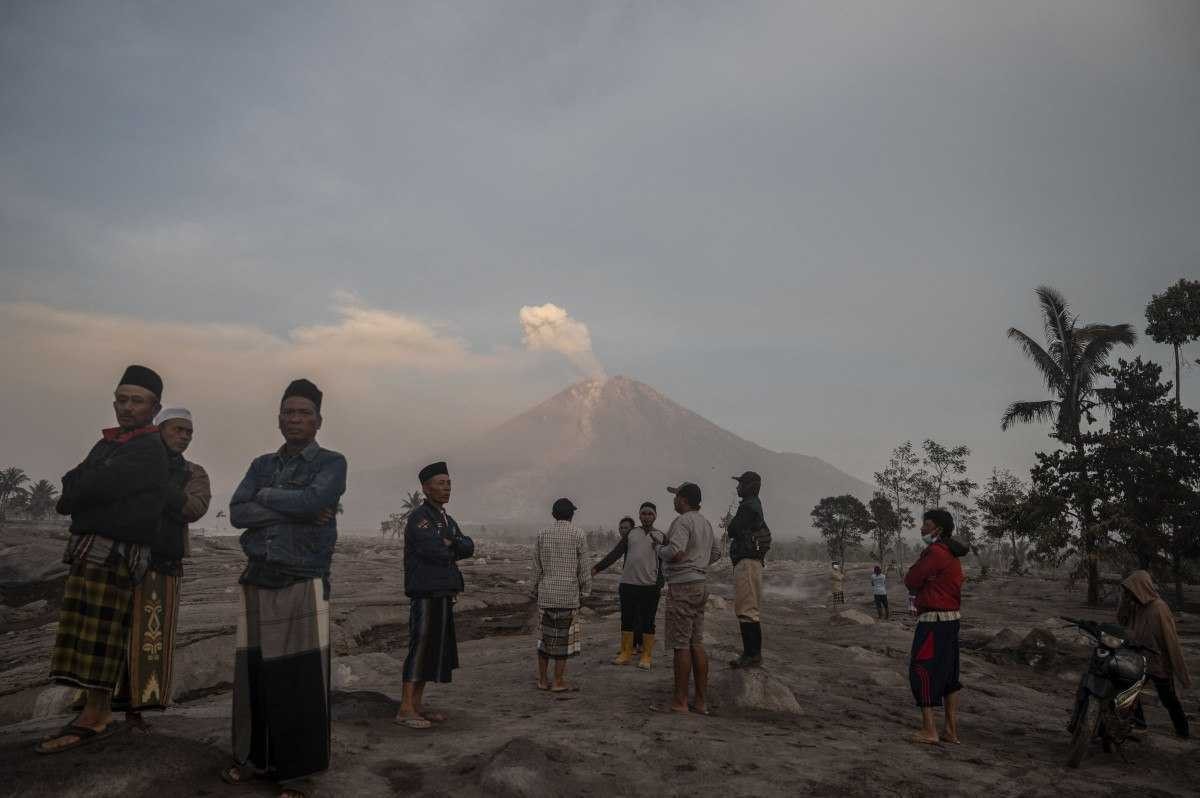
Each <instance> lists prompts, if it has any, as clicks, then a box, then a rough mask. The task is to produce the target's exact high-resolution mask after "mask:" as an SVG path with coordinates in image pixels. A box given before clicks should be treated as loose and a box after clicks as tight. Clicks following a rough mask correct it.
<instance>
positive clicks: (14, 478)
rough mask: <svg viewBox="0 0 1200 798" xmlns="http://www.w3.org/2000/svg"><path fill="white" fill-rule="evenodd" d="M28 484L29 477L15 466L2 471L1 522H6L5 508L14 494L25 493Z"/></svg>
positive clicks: (0, 491)
mask: <svg viewBox="0 0 1200 798" xmlns="http://www.w3.org/2000/svg"><path fill="white" fill-rule="evenodd" d="M28 482H29V475H28V474H26V473H25V471H24V470H23V469H20V468H17V467H15V466H14V467H11V468H6V469H4V470H3V471H0V521H3V520H4V511H5V508H7V507H8V504H9V500H10V499H11V498H12V497H13V494H15V493H18V492H22V491H24V490H25V488H24V486H25V485H26V484H27V483H28Z"/></svg>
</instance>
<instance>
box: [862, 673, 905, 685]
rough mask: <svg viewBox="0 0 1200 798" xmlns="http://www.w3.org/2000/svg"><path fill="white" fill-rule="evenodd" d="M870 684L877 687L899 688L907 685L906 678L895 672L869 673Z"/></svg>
mask: <svg viewBox="0 0 1200 798" xmlns="http://www.w3.org/2000/svg"><path fill="white" fill-rule="evenodd" d="M869 678H870V679H871V683H872V684H874V685H875V686H877V687H900V686H903V685H906V684H908V678H907V677H906V676H905V675H904V674H902V673H897V672H896V671H884V670H879V671H871V674H870V677H869Z"/></svg>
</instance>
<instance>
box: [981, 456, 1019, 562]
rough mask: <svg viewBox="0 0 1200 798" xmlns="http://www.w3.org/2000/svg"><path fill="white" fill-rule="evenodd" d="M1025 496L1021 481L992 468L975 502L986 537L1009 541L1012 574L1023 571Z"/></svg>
mask: <svg viewBox="0 0 1200 798" xmlns="http://www.w3.org/2000/svg"><path fill="white" fill-rule="evenodd" d="M1026 496H1027V491H1026V489H1025V484H1024V483H1023V482H1022V481H1021V480H1020V478H1018V477H1017V476H1016V475H1014V474H1013V473H1012V472H1011V471H1008V470H1006V469H1002V468H993V469H992V475H991V476H990V477H989V478H988V481H987V482H985V483H984V485H983V491H982V493H980V495H979V496H978V498H976V499H975V506H976V507H978V508H979V514H980V516H981V518H980V522H981V527H982V529H983V534H984V535H985V536H986V537H987V538H988V539H990V540H994V541H997V542H1002V541H1006V540H1007V542H1008V544H1009V549H1010V551H1009V553H1010V556H1011V560H1010V561H1009V568H1008V569H1009V571H1010V572H1013V573H1019V572H1020V571H1021V570H1022V563H1021V547H1020V545H1019V541H1020V539H1021V538H1023V537H1024V536H1025V530H1024V528H1023V527H1022V525H1021V518H1020V511H1021V508H1022V506H1023V504H1024V502H1025V499H1026Z"/></svg>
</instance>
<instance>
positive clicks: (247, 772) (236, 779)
mask: <svg viewBox="0 0 1200 798" xmlns="http://www.w3.org/2000/svg"><path fill="white" fill-rule="evenodd" d="M260 779H262V776H261V775H260V774H258V773H256V772H254V769H253V768H244V767H242V766H241V765H230V766H229V767H227V768H224V769H223V770H222V771H221V781H223V782H225V783H226V784H232V785H233V786H234V787H240V786H242V785H243V784H249V783H250V782H252V781H259V780H260Z"/></svg>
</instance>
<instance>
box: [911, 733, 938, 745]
mask: <svg viewBox="0 0 1200 798" xmlns="http://www.w3.org/2000/svg"><path fill="white" fill-rule="evenodd" d="M909 740H910V741H911V742H914V743H924V744H925V745H937V744H938V743H940V742H941V740H940V739H938V736H937V734H934V735H933V736H932V737H931V736H930V735H928V734H926V733H925V732H924V731H918V732H913V736H912V737H910V738H909Z"/></svg>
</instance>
